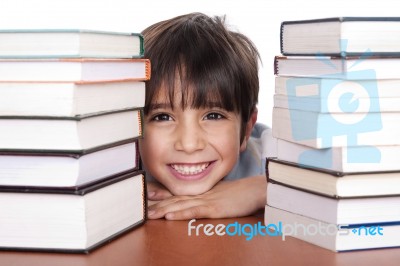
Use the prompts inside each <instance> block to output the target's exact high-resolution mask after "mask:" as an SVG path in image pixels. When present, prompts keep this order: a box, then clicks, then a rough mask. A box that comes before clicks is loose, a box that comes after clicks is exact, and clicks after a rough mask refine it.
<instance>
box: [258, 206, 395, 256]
mask: <svg viewBox="0 0 400 266" xmlns="http://www.w3.org/2000/svg"><path fill="white" fill-rule="evenodd" d="M264 220H265V224H266V225H268V224H275V225H276V224H278V225H279V224H280V225H281V227H282V231H284V230H285V229H283V228H288V229H287V231H284V232H282V233H283V234H285V232H286V234H285V235H284V237H285V238H287V237H294V238H297V239H300V240H303V241H306V242H309V243H311V244H314V245H317V246H320V247H322V248H326V249H329V250H332V251H335V252H340V251H351V250H365V249H375V248H388V247H399V246H400V224H399V223H398V222H397V223H378V224H363V225H348V224H346V225H341V224H332V223H325V222H322V221H320V220H316V219H312V218H310V217H307V216H302V215H299V214H294V213H292V212H288V211H285V210H281V209H278V208H273V207H271V206H268V205H266V206H265V217H264ZM293 228H296V229H293ZM289 230H292V231H291V232H290V231H289Z"/></svg>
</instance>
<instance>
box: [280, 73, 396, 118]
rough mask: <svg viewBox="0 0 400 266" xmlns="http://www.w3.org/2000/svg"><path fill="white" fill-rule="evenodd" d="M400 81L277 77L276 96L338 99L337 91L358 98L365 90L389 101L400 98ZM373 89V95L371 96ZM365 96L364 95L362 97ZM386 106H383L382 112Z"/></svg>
mask: <svg viewBox="0 0 400 266" xmlns="http://www.w3.org/2000/svg"><path fill="white" fill-rule="evenodd" d="M399 86H400V79H378V80H361V79H359V80H345V79H330V78H329V79H326V78H319V77H315V78H313V77H309V78H307V77H283V76H275V94H281V95H288V96H297V97H299V98H302V97H320V98H329V97H332V96H335V97H333V98H337V97H338V96H339V97H340V95H335V94H333V95H332V93H335V91H334V89H335V90H339V92H353V93H354V94H355V96H358V97H357V98H360V96H359V94H361V93H363V90H360V88H364V89H365V90H366V91H367V93H368V97H371V98H380V100H384V101H387V100H389V99H387V98H400V90H396V88H398V87H399ZM371 89H372V90H373V93H372V95H371ZM362 96H364V95H362ZM384 107H385V105H382V104H381V110H382V108H384Z"/></svg>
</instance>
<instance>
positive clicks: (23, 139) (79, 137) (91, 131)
mask: <svg viewBox="0 0 400 266" xmlns="http://www.w3.org/2000/svg"><path fill="white" fill-rule="evenodd" d="M142 109H143V108H133V109H132V108H131V109H123V110H115V111H111V112H101V113H94V114H88V115H83V116H74V117H42V116H32V117H27V116H1V117H0V150H2V151H10V150H11V151H15V150H48V151H60V150H61V151H64V150H66V151H71V152H74V151H78V152H79V151H81V150H85V149H92V148H96V147H100V146H104V145H108V144H111V143H115V142H118V141H123V140H128V139H132V138H137V137H141V136H142Z"/></svg>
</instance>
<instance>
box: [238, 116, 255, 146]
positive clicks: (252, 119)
mask: <svg viewBox="0 0 400 266" xmlns="http://www.w3.org/2000/svg"><path fill="white" fill-rule="evenodd" d="M257 115H258V109H257V108H255V109H254V111H253V113H252V114H251V117H250V119H249V121H248V122H247V125H246V133H245V136H244V139H243V141H242V144H241V145H240V152H242V151H244V150H246V148H247V141H248V140H249V138H250V135H251V131H252V130H253V127H254V125H255V124H256V122H257Z"/></svg>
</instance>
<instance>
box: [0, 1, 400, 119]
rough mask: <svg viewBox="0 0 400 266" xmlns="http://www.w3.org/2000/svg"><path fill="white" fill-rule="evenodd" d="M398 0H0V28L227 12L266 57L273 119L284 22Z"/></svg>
mask: <svg viewBox="0 0 400 266" xmlns="http://www.w3.org/2000/svg"><path fill="white" fill-rule="evenodd" d="M399 10H400V2H398V1H397V2H396V1H395V0H375V1H370V0H363V1H361V0H359V1H352V0H334V1H323V0H317V1H314V0H303V1H301V0H300V1H296V0H276V1H272V0H220V1H218V0H203V1H202V0H197V1H195V0H140V1H139V0H97V1H96V0H63V1H60V0H1V1H0V28H2V29H16V28H19V29H23V28H26V29H30V28H44V29H48V28H53V29H54V28H75V29H92V30H107V31H121V32H140V31H142V30H143V29H144V28H145V27H147V26H149V25H151V24H153V23H155V22H157V21H160V20H164V19H168V18H171V17H173V16H177V15H181V14H185V13H189V12H194V11H198V12H203V13H206V14H208V15H226V18H227V21H228V24H229V25H230V26H231V28H232V29H235V30H237V31H240V32H242V33H244V34H246V35H247V36H249V37H250V38H251V39H252V40H253V42H254V43H255V44H256V46H257V48H258V49H259V51H260V53H261V57H262V64H263V65H262V67H261V68H260V82H261V83H260V97H259V121H260V122H263V123H265V124H268V125H271V109H272V104H273V102H272V95H273V89H274V74H273V58H274V56H275V55H278V54H279V53H280V50H279V30H280V23H281V22H282V21H285V20H298V19H314V18H325V17H337V16H400V11H399Z"/></svg>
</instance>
